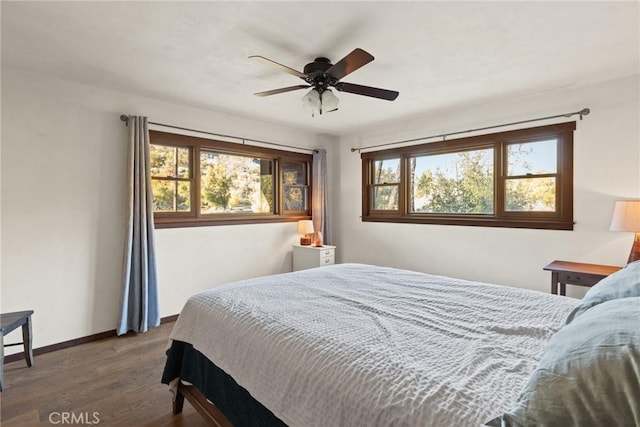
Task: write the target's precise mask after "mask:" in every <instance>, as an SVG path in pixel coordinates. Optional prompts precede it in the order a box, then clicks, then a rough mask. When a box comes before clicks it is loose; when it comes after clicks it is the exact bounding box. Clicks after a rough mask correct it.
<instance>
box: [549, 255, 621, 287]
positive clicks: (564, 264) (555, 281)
mask: <svg viewBox="0 0 640 427" xmlns="http://www.w3.org/2000/svg"><path fill="white" fill-rule="evenodd" d="M621 268H622V267H616V266H613V265H598V264H583V263H579V262H570V261H553V262H552V263H551V264H549V265H547V266H545V267H544V270H547V271H550V272H551V293H552V294H556V295H558V285H560V294H559V295H566V294H567V293H566V285H568V284H569V285H577V286H589V287H590V286H593V285H595V284H596V283H598V282H599V281H600V280H602V279H604V278H605V277H607V276H608V275H610V274H613V273H615V272H616V271H618V270H620V269H621Z"/></svg>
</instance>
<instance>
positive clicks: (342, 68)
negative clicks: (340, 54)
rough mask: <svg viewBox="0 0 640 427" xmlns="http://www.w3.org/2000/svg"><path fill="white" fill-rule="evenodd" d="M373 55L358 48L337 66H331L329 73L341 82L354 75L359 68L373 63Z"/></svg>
mask: <svg viewBox="0 0 640 427" xmlns="http://www.w3.org/2000/svg"><path fill="white" fill-rule="evenodd" d="M373 59H374V58H373V55H371V54H370V53H368V52H365V51H364V50H362V49H360V48H357V49H354V50H353V52H351V53H350V54H348V55H347V56H345V57H344V58H342V59H341V60H340V61H338V62H337V63H336V64H335V65H333V66H331V67H330V68H329V69H328V70H327V71H325V72H326V73H327V74H329V75H330V76H331V77H333V78H335V79H336V80H340V79H341V78H343V77H344V76H346V75H347V74H351V73H353V72H354V71H355V70H357V69H358V68H360V67H362V66H363V65H367V64H368V63H369V62H371V61H373Z"/></svg>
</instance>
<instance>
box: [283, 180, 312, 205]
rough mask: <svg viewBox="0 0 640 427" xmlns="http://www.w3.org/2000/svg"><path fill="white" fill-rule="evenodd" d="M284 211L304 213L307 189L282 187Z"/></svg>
mask: <svg viewBox="0 0 640 427" xmlns="http://www.w3.org/2000/svg"><path fill="white" fill-rule="evenodd" d="M284 210H285V211H306V210H307V189H306V188H305V187H287V186H285V187H284Z"/></svg>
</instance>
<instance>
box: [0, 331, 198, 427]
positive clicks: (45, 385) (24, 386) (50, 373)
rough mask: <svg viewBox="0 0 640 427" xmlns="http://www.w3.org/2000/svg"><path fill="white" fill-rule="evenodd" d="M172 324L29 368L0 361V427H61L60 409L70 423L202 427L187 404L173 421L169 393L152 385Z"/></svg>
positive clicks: (55, 355) (41, 359)
mask: <svg viewBox="0 0 640 427" xmlns="http://www.w3.org/2000/svg"><path fill="white" fill-rule="evenodd" d="M173 325H174V322H170V323H165V324H163V325H160V327H159V328H156V329H152V330H150V331H149V332H147V333H145V334H129V335H125V336H123V337H112V338H107V339H104V340H100V341H94V342H90V343H86V344H82V345H79V346H75V347H71V348H66V349H63V350H58V351H54V352H51V353H47V354H43V355H40V356H36V357H35V358H34V366H33V367H32V368H27V365H26V363H25V361H24V359H22V360H19V361H16V362H12V363H8V364H6V365H5V367H4V375H5V381H6V389H5V390H4V391H3V392H2V393H0V421H1V424H2V426H3V427H14V426H16V427H17V426H20V427H28V426H41V425H47V426H51V425H53V424H59V425H64V424H63V423H62V422H61V417H62V416H63V414H62V413H64V412H67V413H71V414H70V415H68V416H69V417H71V416H72V415H75V417H76V418H75V419H76V421H77V420H78V417H82V420H83V422H82V423H78V422H76V423H74V424H75V425H96V424H97V425H100V426H131V427H136V426H141V427H145V426H149V427H151V426H154V427H155V426H158V427H162V426H189V427H201V426H205V425H206V423H205V422H204V420H203V419H202V418H201V417H200V415H199V414H198V413H197V412H196V411H195V410H194V409H193V408H192V407H191V406H190V405H189V403H188V402H185V405H184V411H183V413H182V414H180V415H177V416H174V415H173V414H172V413H171V398H172V396H171V393H170V392H169V389H168V387H167V386H166V385H165V384H161V383H160V378H161V376H162V369H163V368H164V362H165V357H166V356H165V350H166V349H167V345H168V340H169V333H170V332H171V328H173ZM94 413H96V414H95V417H94ZM50 417H51V421H53V422H51V421H50ZM69 420H72V419H71V418H69ZM98 420H99V422H96V421H98ZM69 424H70V423H67V425H69Z"/></svg>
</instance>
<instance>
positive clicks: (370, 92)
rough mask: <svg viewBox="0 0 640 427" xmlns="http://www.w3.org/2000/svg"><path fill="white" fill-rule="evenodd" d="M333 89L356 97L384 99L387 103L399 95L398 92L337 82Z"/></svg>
mask: <svg viewBox="0 0 640 427" xmlns="http://www.w3.org/2000/svg"><path fill="white" fill-rule="evenodd" d="M335 88H336V89H337V90H339V91H340V92H349V93H355V94H356V95H364V96H371V97H373V98H380V99H386V100H387V101H393V100H394V99H396V98H397V97H398V95H400V92H396V91H395V90H387V89H380V88H377V87H370V86H362V85H356V84H353V83H342V82H339V83H337V84H336V85H335Z"/></svg>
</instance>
